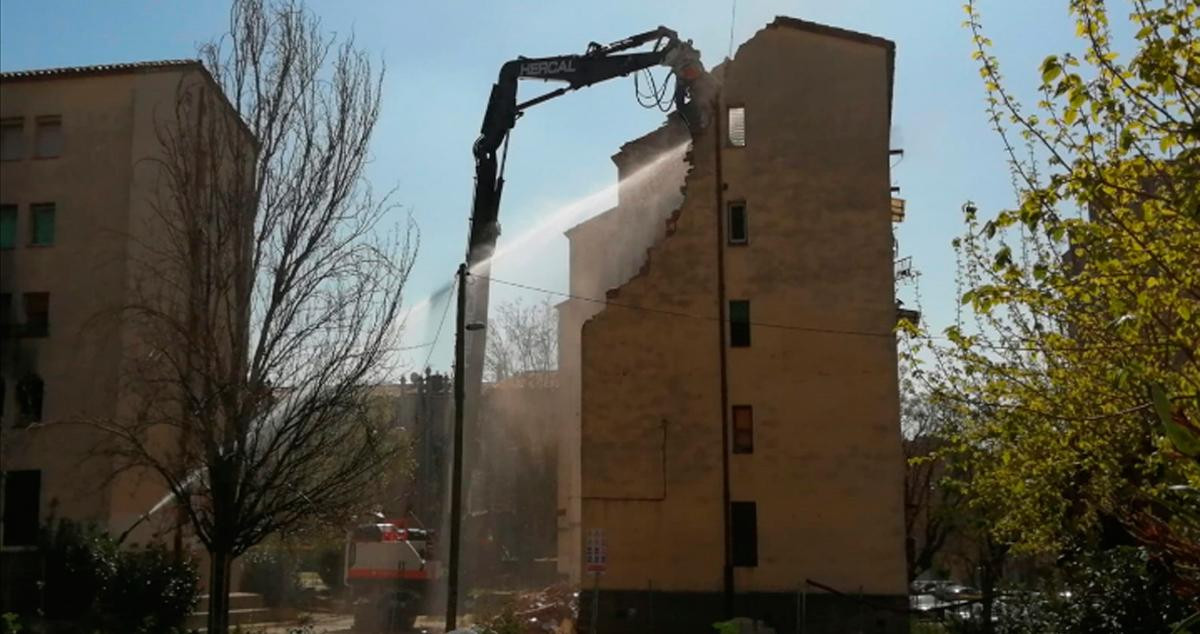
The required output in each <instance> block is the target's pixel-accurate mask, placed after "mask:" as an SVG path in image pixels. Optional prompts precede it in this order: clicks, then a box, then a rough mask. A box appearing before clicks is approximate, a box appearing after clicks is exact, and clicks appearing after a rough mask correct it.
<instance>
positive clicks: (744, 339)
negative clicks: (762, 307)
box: [729, 299, 750, 348]
mask: <svg viewBox="0 0 1200 634" xmlns="http://www.w3.org/2000/svg"><path fill="white" fill-rule="evenodd" d="M729 345H730V347H733V348H745V347H747V346H749V345H750V301H749V300H745V299H735V300H733V301H731V302H729Z"/></svg>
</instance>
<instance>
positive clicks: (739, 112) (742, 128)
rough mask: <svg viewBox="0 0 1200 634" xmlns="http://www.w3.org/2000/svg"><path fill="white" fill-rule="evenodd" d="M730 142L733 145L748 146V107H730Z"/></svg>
mask: <svg viewBox="0 0 1200 634" xmlns="http://www.w3.org/2000/svg"><path fill="white" fill-rule="evenodd" d="M729 144H730V145H732V146H733V147H746V108H745V107H744V106H731V107H730V108H729Z"/></svg>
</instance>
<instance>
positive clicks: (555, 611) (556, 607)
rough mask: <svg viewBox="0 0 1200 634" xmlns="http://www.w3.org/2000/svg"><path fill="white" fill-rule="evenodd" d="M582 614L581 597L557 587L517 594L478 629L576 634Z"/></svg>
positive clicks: (510, 633) (517, 633) (565, 587)
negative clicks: (576, 618)
mask: <svg viewBox="0 0 1200 634" xmlns="http://www.w3.org/2000/svg"><path fill="white" fill-rule="evenodd" d="M578 612H579V593H578V592H575V591H574V589H572V588H571V587H570V586H568V585H565V584H557V585H553V586H549V587H546V588H543V589H541V590H535V591H531V592H521V593H517V594H516V595H515V596H514V597H513V598H512V601H511V602H510V603H509V604H508V605H506V606H504V608H503V610H502V611H501V612H500V614H498V615H497V616H494V617H492V618H490V619H488V620H487V621H485V622H484V623H482V624H481V625H477V626H476V628H477V629H481V630H482V631H483V632H485V633H488V634H491V633H493V632H495V633H497V634H499V633H503V634H548V633H551V632H552V633H554V634H573V633H574V632H575V617H576V615H577V614H578Z"/></svg>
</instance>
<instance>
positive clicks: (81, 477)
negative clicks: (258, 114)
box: [0, 61, 250, 550]
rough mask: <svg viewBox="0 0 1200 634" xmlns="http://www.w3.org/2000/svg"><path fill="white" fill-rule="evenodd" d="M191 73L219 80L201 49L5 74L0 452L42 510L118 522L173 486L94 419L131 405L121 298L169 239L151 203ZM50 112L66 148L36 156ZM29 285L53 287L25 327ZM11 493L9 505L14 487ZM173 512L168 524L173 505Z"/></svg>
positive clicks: (0, 167) (132, 517)
mask: <svg viewBox="0 0 1200 634" xmlns="http://www.w3.org/2000/svg"><path fill="white" fill-rule="evenodd" d="M190 82H208V83H209V84H211V79H208V76H207V74H206V73H205V71H204V70H203V69H202V67H201V66H200V64H199V63H198V62H194V61H174V62H151V63H144V64H120V65H112V66H98V67H85V68H67V69H51V70H45V71H28V72H15V73H4V74H3V75H2V76H0V120H2V122H3V124H4V125H5V127H6V135H5V142H6V145H8V147H6V149H5V152H4V154H5V158H6V159H8V160H4V161H0V203H2V204H3V205H5V206H6V209H8V210H11V211H12V212H14V220H15V226H14V227H13V229H14V231H15V233H14V234H13V236H14V237H13V239H12V240H11V241H10V242H9V243H6V244H5V245H4V248H3V249H2V250H0V289H2V292H3V293H4V294H5V296H6V309H7V311H8V313H7V314H6V315H5V324H6V328H5V331H4V335H5V336H4V339H3V348H4V350H3V355H2V359H0V362H2V367H0V370H2V373H3V378H4V384H3V387H4V391H5V392H4V400H5V403H6V404H7V406H6V407H4V409H3V417H2V419H0V430H2V436H0V444H2V446H0V452H2V458H3V471H4V472H5V474H6V475H10V474H13V473H14V472H26V473H29V472H37V473H38V474H39V478H38V480H39V483H38V484H39V486H38V489H37V491H36V496H35V497H36V513H37V515H38V516H39V519H40V520H42V521H45V520H46V519H47V518H49V517H51V516H54V517H59V518H69V519H72V520H77V521H86V522H95V523H97V524H98V525H99V526H101V527H103V528H105V529H107V530H108V531H109V532H110V533H112V534H114V535H116V534H120V533H121V532H122V531H124V530H125V529H127V528H129V527H130V526H132V525H133V524H134V523H135V522H137V520H138V518H140V517H141V516H142V514H143V513H145V512H146V511H147V510H148V509H149V508H150V507H151V506H153V505H154V504H155V502H157V501H158V500H160V499H162V497H163V496H164V495H165V493H166V491H165V488H164V487H163V486H162V484H161V482H160V481H159V480H158V479H157V478H155V477H152V476H151V475H150V474H147V473H138V472H136V471H125V472H122V473H120V474H118V475H116V476H114V475H113V473H112V472H113V463H112V462H111V461H110V460H109V459H108V458H106V457H105V456H104V447H105V445H104V441H103V435H102V433H101V432H99V431H97V430H96V429H94V428H93V427H92V426H90V425H89V424H88V423H93V422H103V421H111V420H116V419H119V418H120V417H122V416H128V415H131V414H132V412H134V405H133V403H132V401H133V394H132V393H131V392H130V391H129V389H128V383H127V381H125V375H127V374H128V370H129V368H130V364H131V362H132V358H133V352H132V350H133V349H134V348H135V346H136V345H137V341H138V333H136V332H134V331H133V330H134V329H133V328H132V327H131V326H130V324H129V323H128V321H127V320H124V319H122V318H121V310H122V308H123V307H125V306H127V305H128V304H129V303H130V302H131V301H133V300H132V295H131V293H132V289H133V287H134V285H135V284H148V283H150V284H152V283H153V281H154V279H155V278H156V275H155V274H154V273H153V272H148V271H146V270H139V266H138V264H137V263H138V262H143V261H145V259H146V258H145V255H146V253H147V252H149V250H151V249H152V245H155V244H156V243H158V242H157V241H160V240H162V231H163V229H162V227H161V225H162V222H161V217H160V215H159V214H161V213H164V211H165V210H164V209H163V208H161V207H159V208H157V209H156V208H155V203H156V201H158V200H161V198H159V197H158V196H157V194H158V193H160V192H159V189H158V188H160V187H161V186H162V185H161V179H160V177H159V170H158V168H157V167H156V164H155V163H154V159H155V158H156V157H161V156H162V150H161V142H160V138H159V135H158V130H159V128H160V126H161V125H162V124H164V123H168V124H169V123H170V122H171V121H172V117H173V116H174V112H175V110H174V105H175V98H176V95H177V94H178V91H179V89H180V87H181V85H183V84H187V83H190ZM212 89H213V90H216V88H215V86H213V87H212ZM230 112H232V111H230ZM48 118H53V119H54V120H57V121H58V122H59V127H60V131H59V134H60V135H61V143H60V148H59V150H58V151H57V152H55V153H53V156H39V150H38V147H39V144H40V143H41V141H40V140H39V135H41V134H42V132H43V131H42V129H41V123H42V122H43V121H46V120H48ZM249 138H250V137H248V136H247V140H248V142H250V141H249ZM11 143H18V144H19V147H18V149H17V150H14V149H13V148H14V147H17V146H12V145H10V144H11ZM40 203H53V204H54V220H53V227H54V228H53V239H52V240H50V241H49V242H48V243H44V241H39V240H37V239H35V238H34V237H33V236H34V235H35V233H36V231H37V230H36V229H35V228H34V227H33V223H34V216H33V209H34V206H36V205H38V204H40ZM39 242H43V243H39ZM29 293H44V294H47V295H48V300H49V301H48V327H47V328H45V329H44V332H35V331H33V330H31V329H30V328H29V327H28V326H29V324H28V323H27V322H28V320H29V317H28V315H27V314H26V313H27V310H26V305H25V304H26V303H27V302H28V295H27V294H29ZM29 376H36V377H38V378H39V379H40V381H41V386H42V389H41V396H40V401H41V403H40V407H38V408H36V409H39V410H40V411H35V412H31V411H29V410H30V407H29V405H30V403H28V402H27V401H26V399H27V397H26V396H24V395H23V394H22V392H21V388H20V385H21V381H22V379H24V378H26V377H29ZM163 441H164V442H165V443H169V442H170V441H169V439H167V438H165V437H164V439H163ZM4 502H5V503H8V504H9V505H10V507H11V504H12V501H11V500H5V501H4ZM10 510H12V509H10ZM14 512H15V510H14ZM8 515H11V513H10V514H8ZM8 515H6V516H8ZM165 515H167V519H166V521H167V523H168V525H169V524H170V523H172V519H171V517H172V516H173V514H165ZM138 531H139V532H138V533H135V534H134V535H133V536H132V537H133V538H134V539H135V540H137V539H139V538H140V539H145V538H149V537H150V536H151V535H153V534H154V533H155V531H153V530H151V527H150V525H149V523H146V524H145V526H144V527H143V526H142V525H139V528H138ZM7 541H9V540H6V542H7ZM11 546H13V545H10V550H11Z"/></svg>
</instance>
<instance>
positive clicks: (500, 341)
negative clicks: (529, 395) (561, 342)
mask: <svg viewBox="0 0 1200 634" xmlns="http://www.w3.org/2000/svg"><path fill="white" fill-rule="evenodd" d="M557 364H558V315H557V313H555V311H554V306H553V305H552V304H551V303H550V301H549V300H543V301H541V302H538V303H536V304H529V305H527V304H525V303H524V302H522V301H520V300H516V301H510V302H504V303H502V304H500V305H499V306H497V307H496V308H495V316H494V317H492V318H491V319H489V320H488V340H487V357H486V358H485V360H484V369H485V372H486V376H487V378H488V379H489V380H491V381H503V380H506V379H512V378H515V377H523V380H527V381H542V380H545V379H547V373H549V372H551V371H553V370H554V369H555V368H556V367H557Z"/></svg>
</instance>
